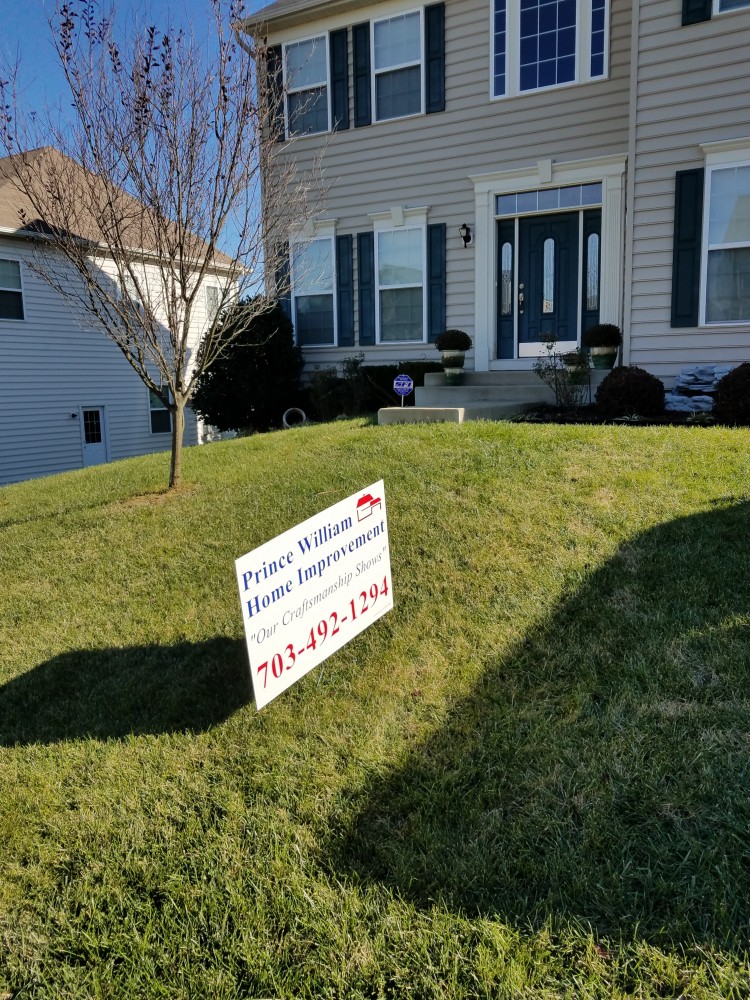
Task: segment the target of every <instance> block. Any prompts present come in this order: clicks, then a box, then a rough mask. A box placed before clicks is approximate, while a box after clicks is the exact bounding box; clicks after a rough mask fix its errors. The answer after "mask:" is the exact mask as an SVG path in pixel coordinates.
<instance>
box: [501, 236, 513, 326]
mask: <svg viewBox="0 0 750 1000" xmlns="http://www.w3.org/2000/svg"><path fill="white" fill-rule="evenodd" d="M512 309H513V247H512V246H511V245H510V243H503V249H502V251H501V253H500V315H501V316H510V314H511V311H512Z"/></svg>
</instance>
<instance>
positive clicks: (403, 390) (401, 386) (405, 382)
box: [393, 375, 414, 396]
mask: <svg viewBox="0 0 750 1000" xmlns="http://www.w3.org/2000/svg"><path fill="white" fill-rule="evenodd" d="M393 389H394V392H397V393H398V395H399V396H408V395H409V393H410V392H413V391H414V382H413V381H412V379H411V378H409V376H408V375H397V376H396V378H395V379H394V380H393Z"/></svg>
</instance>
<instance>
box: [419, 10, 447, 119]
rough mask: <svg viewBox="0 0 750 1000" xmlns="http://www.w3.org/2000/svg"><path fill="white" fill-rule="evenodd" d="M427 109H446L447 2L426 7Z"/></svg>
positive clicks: (429, 111) (431, 111) (428, 110)
mask: <svg viewBox="0 0 750 1000" xmlns="http://www.w3.org/2000/svg"><path fill="white" fill-rule="evenodd" d="M424 51H425V70H426V72H425V111H426V112H427V114H428V115H431V114H433V113H434V112H435V111H445V4H444V3H434V4H431V5H430V6H429V7H425V9H424Z"/></svg>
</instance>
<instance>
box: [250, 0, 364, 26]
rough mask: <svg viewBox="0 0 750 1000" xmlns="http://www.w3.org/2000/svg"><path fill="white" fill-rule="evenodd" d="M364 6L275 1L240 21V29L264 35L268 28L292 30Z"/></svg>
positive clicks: (347, 0) (345, 1)
mask: <svg viewBox="0 0 750 1000" xmlns="http://www.w3.org/2000/svg"><path fill="white" fill-rule="evenodd" d="M363 6H365V5H364V4H362V3H361V2H358V0H274V2H273V3H269V4H266V6H265V7H261V9H260V10H258V11H256V12H255V13H254V14H250V15H249V16H248V17H246V18H244V19H243V20H242V21H240V27H241V28H242V29H243V30H244V31H247V32H249V33H251V34H253V33H254V34H258V33H260V34H263V33H264V29H265V28H266V27H273V28H276V29H279V28H291V27H293V26H294V25H297V24H305V23H306V22H307V21H312V20H314V19H315V18H317V17H325V16H327V15H329V14H338V13H341V12H344V11H351V10H360V9H361V8H362V7H363ZM367 6H368V7H369V6H370V4H367Z"/></svg>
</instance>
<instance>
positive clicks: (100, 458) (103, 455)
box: [81, 406, 108, 468]
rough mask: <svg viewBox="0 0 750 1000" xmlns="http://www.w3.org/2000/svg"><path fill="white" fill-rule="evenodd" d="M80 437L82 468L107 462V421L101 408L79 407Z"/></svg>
mask: <svg viewBox="0 0 750 1000" xmlns="http://www.w3.org/2000/svg"><path fill="white" fill-rule="evenodd" d="M81 437H82V440H83V467H84V468H86V467H87V466H89V465H101V464H102V462H106V461H107V460H108V455H107V420H106V414H105V412H104V407H103V406H82V407H81Z"/></svg>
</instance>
